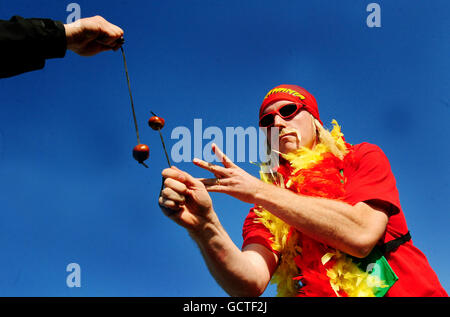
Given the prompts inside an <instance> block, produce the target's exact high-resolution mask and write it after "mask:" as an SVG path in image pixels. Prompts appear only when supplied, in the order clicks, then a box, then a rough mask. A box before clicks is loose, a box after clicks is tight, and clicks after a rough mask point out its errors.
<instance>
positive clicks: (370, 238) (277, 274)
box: [159, 85, 447, 296]
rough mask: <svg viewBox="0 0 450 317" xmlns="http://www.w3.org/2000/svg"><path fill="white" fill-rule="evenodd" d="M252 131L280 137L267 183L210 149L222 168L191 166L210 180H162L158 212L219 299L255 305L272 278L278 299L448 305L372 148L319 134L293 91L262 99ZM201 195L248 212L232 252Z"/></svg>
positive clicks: (313, 114)
mask: <svg viewBox="0 0 450 317" xmlns="http://www.w3.org/2000/svg"><path fill="white" fill-rule="evenodd" d="M336 125H337V124H336ZM260 126H262V127H274V128H276V130H277V132H279V153H280V162H281V164H280V167H279V168H278V170H277V171H276V173H275V174H276V177H274V178H272V180H271V181H267V179H266V181H265V182H263V181H261V180H259V179H257V178H255V177H253V176H251V175H249V174H248V173H246V172H245V171H244V170H242V169H241V168H239V167H238V166H236V165H235V164H234V163H232V162H231V161H230V160H229V158H227V157H226V156H225V155H224V154H223V153H222V152H221V150H220V149H218V148H217V147H216V146H215V145H213V151H214V152H215V154H216V155H217V156H218V158H219V159H220V160H221V161H222V163H223V167H222V166H217V165H213V164H210V163H206V162H204V161H202V160H199V159H194V161H193V162H194V164H196V165H197V166H199V167H201V168H204V169H206V170H208V171H210V172H212V173H213V174H214V175H215V177H216V178H214V179H197V178H194V177H192V176H191V175H189V174H188V173H186V172H184V171H181V170H179V169H177V168H176V167H172V168H169V169H165V170H164V171H163V172H162V175H163V177H164V178H165V181H164V189H163V190H162V191H161V195H160V198H159V204H160V206H161V209H162V210H163V211H164V212H165V213H166V215H167V216H169V217H170V218H171V219H172V220H174V221H175V222H176V223H178V224H179V225H181V226H183V227H185V228H186V229H187V230H188V232H189V234H190V236H191V237H192V238H193V239H194V241H196V243H197V244H198V246H199V248H200V250H201V252H202V255H203V257H204V259H205V261H206V263H207V265H208V268H209V270H210V272H211V273H212V275H213V276H214V278H215V279H216V281H217V282H218V283H219V284H220V285H221V286H222V288H223V289H224V290H225V291H226V292H228V293H229V294H230V295H232V296H259V295H261V294H262V293H263V292H264V290H265V289H266V287H267V285H268V283H269V281H270V279H271V278H272V277H274V278H275V281H276V282H277V283H278V286H279V292H280V294H281V295H285V296H336V295H337V296H377V295H376V294H382V295H385V296H447V294H446V292H445V290H444V289H443V288H442V286H441V285H440V283H439V280H438V278H437V276H436V274H435V273H434V271H433V270H432V268H431V267H430V265H429V264H428V261H427V260H426V258H425V256H424V255H423V254H422V253H421V252H420V250H418V249H417V248H416V247H415V246H414V245H413V243H412V241H411V239H410V236H409V232H408V229H407V226H406V221H405V218H404V215H403V211H402V209H401V206H400V202H399V195H398V191H397V188H396V185H395V179H394V176H393V175H392V172H391V169H390V165H389V161H388V160H387V158H386V156H385V155H384V153H383V152H382V151H381V149H380V148H379V147H377V146H375V145H372V144H368V143H362V144H358V145H354V146H352V145H350V144H348V143H346V142H345V141H344V139H343V135H342V134H341V133H340V130H339V129H337V128H336V129H333V131H331V133H330V132H329V131H327V130H325V129H324V128H323V127H322V122H321V121H320V117H319V112H318V108H317V103H316V100H315V98H314V97H313V96H312V95H311V94H309V93H308V92H307V91H306V90H304V89H303V88H301V87H298V86H293V85H281V86H278V87H275V88H274V89H272V90H270V91H269V93H268V94H267V95H266V97H265V98H264V101H263V104H262V106H261V108H260ZM272 130H273V129H272ZM270 131H271V130H268V135H267V138H268V140H271V132H270ZM307 158H309V161H308V159H307ZM302 164H303V165H302ZM272 176H273V175H272ZM208 191H209V192H221V193H225V194H228V195H230V196H233V197H235V198H237V199H239V200H241V201H243V202H247V203H250V204H253V205H254V206H255V207H254V208H252V209H251V210H250V212H249V214H248V216H247V218H246V220H245V222H244V228H243V237H244V244H243V246H242V248H241V249H239V248H238V247H237V246H236V245H235V244H234V243H233V242H232V240H231V239H230V237H229V236H228V234H227V233H226V231H225V230H224V228H223V227H222V225H221V224H220V221H219V219H218V217H217V214H216V213H215V211H214V208H213V204H212V201H211V198H210V196H209V194H208ZM374 255H376V256H375V257H374ZM374 258H375V259H376V262H373V263H369V262H371V260H370V261H369V260H367V259H374ZM366 260H367V261H366ZM364 261H365V262H367V263H366V265H362V264H361V263H364ZM367 264H368V265H367ZM375 265H379V266H380V267H382V269H376V270H375V269H373V267H374V266H375ZM375 271H377V276H375V274H372V275H371V272H375ZM388 277H389V278H388ZM388 279H389V281H388ZM361 281H362V282H361ZM380 290H382V291H381V292H380ZM383 290H384V291H383ZM382 295H381V296H382Z"/></svg>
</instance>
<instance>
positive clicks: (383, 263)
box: [352, 247, 398, 297]
mask: <svg viewBox="0 0 450 317" xmlns="http://www.w3.org/2000/svg"><path fill="white" fill-rule="evenodd" d="M352 260H353V262H354V263H356V264H357V265H358V266H359V268H360V269H361V270H363V271H365V272H367V273H369V274H370V275H374V276H377V277H378V278H379V279H380V280H382V281H383V282H384V284H386V285H387V287H375V288H374V294H375V296H376V297H383V296H384V295H385V294H386V293H387V291H388V290H389V289H390V288H391V287H392V285H394V284H395V282H397V280H398V277H397V275H395V273H394V271H393V270H392V268H391V266H390V265H389V263H388V261H387V260H386V258H385V257H384V255H383V253H382V252H381V251H380V249H379V248H378V247H375V248H373V250H372V252H371V253H370V254H369V255H368V256H366V257H365V258H363V259H358V258H353V259H352Z"/></svg>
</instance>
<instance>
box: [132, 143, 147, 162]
mask: <svg viewBox="0 0 450 317" xmlns="http://www.w3.org/2000/svg"><path fill="white" fill-rule="evenodd" d="M149 156H150V149H149V148H148V145H146V144H138V145H136V146H135V147H134V148H133V157H134V159H135V160H136V161H138V162H139V163H143V162H144V161H145V160H146V159H148V158H149Z"/></svg>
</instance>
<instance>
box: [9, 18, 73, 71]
mask: <svg viewBox="0 0 450 317" xmlns="http://www.w3.org/2000/svg"><path fill="white" fill-rule="evenodd" d="M66 47H67V43H66V32H65V29H64V25H63V24H62V23H61V22H59V21H54V20H50V19H24V18H22V17H19V16H14V17H12V18H11V19H10V20H9V21H4V20H0V78H4V77H11V76H14V75H17V74H21V73H24V72H29V71H32V70H37V69H42V68H43V67H44V65H45V60H46V59H48V58H57V57H64V56H65V54H66Z"/></svg>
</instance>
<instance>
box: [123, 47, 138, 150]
mask: <svg viewBox="0 0 450 317" xmlns="http://www.w3.org/2000/svg"><path fill="white" fill-rule="evenodd" d="M120 50H121V51H122V56H123V64H124V66H125V74H126V76H127V83H128V91H129V93H130V100H131V110H132V111H133V120H134V127H135V129H136V137H137V141H138V144H141V141H140V140H139V130H138V125H137V121H136V113H135V112H134V103H133V96H132V95H131V85H130V77H129V76H128V67H127V59H126V58H125V52H124V50H123V47H122V46H121V47H120Z"/></svg>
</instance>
